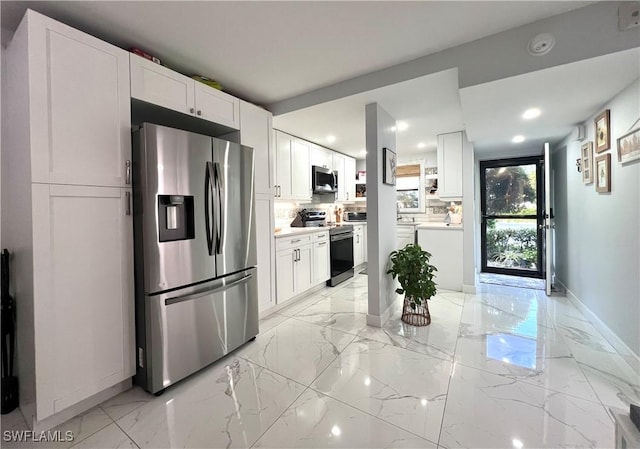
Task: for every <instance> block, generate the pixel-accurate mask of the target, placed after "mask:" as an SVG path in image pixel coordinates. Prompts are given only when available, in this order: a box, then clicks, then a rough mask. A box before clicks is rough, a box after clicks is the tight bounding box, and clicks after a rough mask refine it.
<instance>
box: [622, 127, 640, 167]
mask: <svg viewBox="0 0 640 449" xmlns="http://www.w3.org/2000/svg"><path fill="white" fill-rule="evenodd" d="M636 159H640V128H636V129H634V130H633V131H631V132H630V133H628V134H625V135H624V136H622V137H620V138H619V139H618V162H622V163H623V164H624V163H625V162H631V161H635V160H636Z"/></svg>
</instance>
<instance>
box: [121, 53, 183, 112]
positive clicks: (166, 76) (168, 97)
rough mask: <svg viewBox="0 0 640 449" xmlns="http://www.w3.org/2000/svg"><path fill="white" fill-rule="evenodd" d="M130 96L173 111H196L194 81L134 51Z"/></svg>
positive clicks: (132, 55) (131, 56)
mask: <svg viewBox="0 0 640 449" xmlns="http://www.w3.org/2000/svg"><path fill="white" fill-rule="evenodd" d="M130 58H131V97H133V98H137V99H138V100H142V101H146V102H147V103H153V104H156V105H158V106H162V107H164V108H167V109H171V110H173V111H178V112H182V113H184V114H190V115H193V114H194V113H195V94H194V90H195V82H194V80H193V79H191V78H189V77H188V76H184V75H182V74H180V73H177V72H174V71H173V70H170V69H168V68H166V67H163V66H161V65H160V64H156V63H155V62H153V61H149V60H148V59H145V58H142V57H140V56H138V55H136V54H133V53H131V54H130Z"/></svg>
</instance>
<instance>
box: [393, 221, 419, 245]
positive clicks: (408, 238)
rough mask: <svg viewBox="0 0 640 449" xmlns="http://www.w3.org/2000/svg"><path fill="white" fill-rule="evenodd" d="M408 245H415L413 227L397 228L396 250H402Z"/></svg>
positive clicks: (414, 229) (414, 230)
mask: <svg viewBox="0 0 640 449" xmlns="http://www.w3.org/2000/svg"><path fill="white" fill-rule="evenodd" d="M410 243H416V228H415V226H398V228H397V249H402V248H404V247H405V246H407V245H408V244H410Z"/></svg>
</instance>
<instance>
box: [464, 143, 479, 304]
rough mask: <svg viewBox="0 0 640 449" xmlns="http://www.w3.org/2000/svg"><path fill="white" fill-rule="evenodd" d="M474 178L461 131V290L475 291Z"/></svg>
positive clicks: (468, 147)
mask: <svg viewBox="0 0 640 449" xmlns="http://www.w3.org/2000/svg"><path fill="white" fill-rule="evenodd" d="M475 179H476V163H475V153H474V148H473V144H472V143H471V142H469V141H468V140H467V133H466V132H463V133H462V223H463V226H464V227H463V230H462V232H463V246H462V248H463V249H462V254H463V257H462V291H463V292H465V293H475V292H476V263H475V262H476V257H475V248H476V245H475V239H476V227H475V223H476V220H475V217H476V215H475V206H476V202H475V201H474V189H475V184H476V183H475Z"/></svg>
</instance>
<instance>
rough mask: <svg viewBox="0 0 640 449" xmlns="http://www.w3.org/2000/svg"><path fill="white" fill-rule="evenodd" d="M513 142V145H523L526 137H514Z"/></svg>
mask: <svg viewBox="0 0 640 449" xmlns="http://www.w3.org/2000/svg"><path fill="white" fill-rule="evenodd" d="M511 141H512V142H513V143H522V142H524V136H521V135H519V134H518V135H517V136H514V137H513V139H511Z"/></svg>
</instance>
